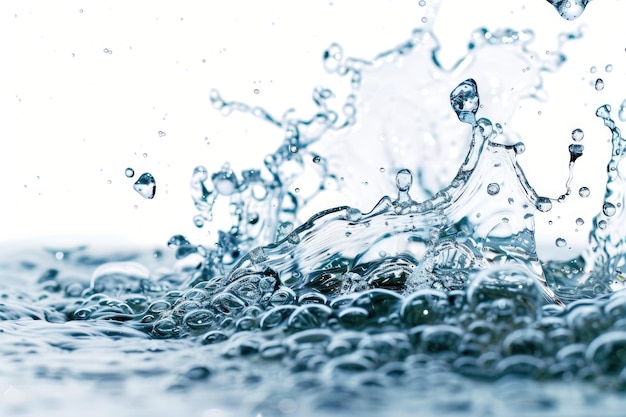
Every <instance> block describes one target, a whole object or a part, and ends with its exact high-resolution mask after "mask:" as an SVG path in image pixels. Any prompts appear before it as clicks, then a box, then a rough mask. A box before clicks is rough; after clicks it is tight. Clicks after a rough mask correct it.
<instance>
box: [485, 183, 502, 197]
mask: <svg viewBox="0 0 626 417" xmlns="http://www.w3.org/2000/svg"><path fill="white" fill-rule="evenodd" d="M499 192H500V186H499V185H498V184H496V183H495V182H492V183H491V184H489V185H487V194H489V195H496V194H498V193H499Z"/></svg>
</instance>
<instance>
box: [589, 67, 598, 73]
mask: <svg viewBox="0 0 626 417" xmlns="http://www.w3.org/2000/svg"><path fill="white" fill-rule="evenodd" d="M596 69H597V68H596V67H591V68H589V72H590V73H592V74H595V73H596Z"/></svg>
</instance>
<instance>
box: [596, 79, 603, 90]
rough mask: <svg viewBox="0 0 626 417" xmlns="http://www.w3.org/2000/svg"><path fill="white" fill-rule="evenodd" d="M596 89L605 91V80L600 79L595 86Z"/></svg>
mask: <svg viewBox="0 0 626 417" xmlns="http://www.w3.org/2000/svg"><path fill="white" fill-rule="evenodd" d="M594 87H595V89H596V90H598V91H602V90H604V80H603V79H602V78H598V79H597V80H596V83H595V85H594Z"/></svg>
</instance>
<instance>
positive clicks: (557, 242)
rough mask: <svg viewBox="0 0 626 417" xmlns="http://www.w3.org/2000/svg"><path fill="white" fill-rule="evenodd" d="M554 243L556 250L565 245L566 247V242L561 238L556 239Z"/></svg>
mask: <svg viewBox="0 0 626 417" xmlns="http://www.w3.org/2000/svg"><path fill="white" fill-rule="evenodd" d="M554 243H555V244H556V246H557V247H558V248H563V247H565V245H567V240H565V239H563V238H562V237H559V238H557V239H556V241H555V242H554Z"/></svg>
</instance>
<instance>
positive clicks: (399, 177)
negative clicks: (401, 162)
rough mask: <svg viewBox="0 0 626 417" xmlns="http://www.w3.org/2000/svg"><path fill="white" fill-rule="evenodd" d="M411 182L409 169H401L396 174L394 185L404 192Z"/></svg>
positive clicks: (407, 189)
mask: <svg viewBox="0 0 626 417" xmlns="http://www.w3.org/2000/svg"><path fill="white" fill-rule="evenodd" d="M412 183H413V175H412V174H411V171H409V170H408V169H401V170H400V171H398V173H397V174H396V187H398V191H400V192H406V191H409V188H411V184H412Z"/></svg>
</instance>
